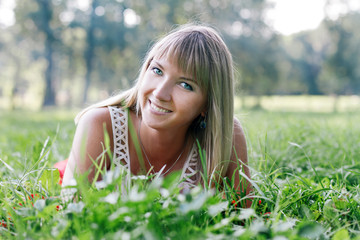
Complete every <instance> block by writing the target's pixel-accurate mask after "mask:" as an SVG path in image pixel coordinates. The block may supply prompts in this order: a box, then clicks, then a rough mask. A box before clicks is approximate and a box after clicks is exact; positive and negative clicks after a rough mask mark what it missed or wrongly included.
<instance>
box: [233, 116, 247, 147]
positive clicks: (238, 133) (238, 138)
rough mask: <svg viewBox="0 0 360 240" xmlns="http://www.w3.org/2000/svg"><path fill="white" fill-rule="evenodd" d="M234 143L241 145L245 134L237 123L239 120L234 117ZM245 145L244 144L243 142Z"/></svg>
mask: <svg viewBox="0 0 360 240" xmlns="http://www.w3.org/2000/svg"><path fill="white" fill-rule="evenodd" d="M233 134H234V141H235V143H234V144H236V142H238V143H241V142H243V141H245V133H244V130H243V128H242V126H241V123H240V121H239V119H237V118H236V117H234V133H233ZM244 143H245V144H246V142H244Z"/></svg>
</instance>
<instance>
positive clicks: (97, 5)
mask: <svg viewBox="0 0 360 240" xmlns="http://www.w3.org/2000/svg"><path fill="white" fill-rule="evenodd" d="M327 4H328V5H331V4H332V1H328V2H327ZM330 7H331V6H330ZM269 8H271V5H270V4H269V3H268V1H265V0H257V1H251V0H243V1H233V0H222V1H219V0H211V1H207V0H199V1H175V0H172V1H163V0H153V1H142V0H122V1H110V0H102V1H99V0H92V1H72V0H71V1H70V0H64V1H60V0H52V1H45V0H28V1H16V5H15V8H14V12H15V17H16V22H15V24H14V25H12V26H8V27H4V28H0V31H1V34H0V49H1V53H2V54H1V55H0V68H1V71H0V82H1V83H2V84H1V86H0V100H1V101H0V107H1V108H10V109H14V108H24V107H25V108H29V107H31V108H34V109H39V108H40V107H41V106H43V105H47V104H49V105H50V104H53V103H56V104H57V105H59V106H67V107H72V106H80V105H81V106H82V105H83V104H84V103H86V102H94V101H98V100H100V99H104V98H105V97H107V96H108V95H111V94H113V93H114V91H117V90H123V89H127V88H129V86H131V85H132V84H133V82H134V80H135V79H136V77H137V74H138V72H139V71H138V69H139V67H140V65H141V62H142V58H143V57H144V55H145V53H146V51H147V50H148V48H149V47H150V46H151V45H152V43H153V41H154V39H156V38H157V37H159V36H161V35H162V34H164V33H165V32H168V31H169V30H171V29H172V28H173V27H174V26H176V25H177V24H184V23H188V22H192V21H195V22H196V21H201V22H205V23H209V24H210V25H213V26H214V27H216V28H217V29H219V31H220V32H221V34H222V35H223V37H224V39H225V42H226V43H227V45H228V46H229V49H230V51H231V53H232V55H233V59H234V61H235V67H236V73H237V76H236V89H237V91H238V92H241V93H245V94H249V95H270V94H356V93H357V92H358V91H359V89H360V87H359V86H360V84H359V79H360V78H359V71H358V69H359V64H360V63H359V60H358V58H357V56H358V55H359V54H358V53H359V47H358V46H359V41H360V38H359V34H358V33H357V32H356V31H355V30H356V26H357V22H358V20H359V13H358V12H351V11H349V12H347V14H346V15H343V16H340V17H339V18H338V19H336V20H332V19H325V20H324V21H323V23H322V24H321V25H320V26H319V28H317V29H316V30H313V31H306V32H301V33H298V34H294V35H291V36H281V35H279V34H277V33H276V32H274V31H273V30H272V29H271V28H270V27H269V26H268V25H267V24H266V22H265V20H264V19H265V13H266V11H267V10H268V9H269ZM55 89H56V91H55Z"/></svg>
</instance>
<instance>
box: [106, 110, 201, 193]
mask: <svg viewBox="0 0 360 240" xmlns="http://www.w3.org/2000/svg"><path fill="white" fill-rule="evenodd" d="M108 109H109V112H110V115H111V123H112V130H113V138H114V155H113V161H114V164H115V166H116V167H124V168H125V170H126V172H127V179H126V184H128V186H130V179H131V171H130V169H131V168H130V154H129V143H128V139H129V137H128V133H129V130H128V111H126V110H125V109H123V108H121V107H118V106H108ZM198 169H200V164H199V153H198V150H197V147H196V144H194V145H193V146H192V148H191V151H190V153H189V155H188V157H187V159H186V161H185V164H184V167H183V170H182V174H181V181H180V183H179V187H180V188H182V189H184V190H185V189H187V190H188V189H190V188H193V187H195V186H196V185H197V184H198V182H199V180H200V173H199V171H198Z"/></svg>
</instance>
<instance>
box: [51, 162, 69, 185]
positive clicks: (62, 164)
mask: <svg viewBox="0 0 360 240" xmlns="http://www.w3.org/2000/svg"><path fill="white" fill-rule="evenodd" d="M67 163H68V159H65V160H63V161H60V162H57V163H55V165H54V167H55V168H57V169H58V170H59V173H60V182H59V184H61V183H62V180H63V177H64V172H65V168H66V165H67Z"/></svg>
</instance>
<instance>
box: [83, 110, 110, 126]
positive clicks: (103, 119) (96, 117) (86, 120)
mask: <svg viewBox="0 0 360 240" xmlns="http://www.w3.org/2000/svg"><path fill="white" fill-rule="evenodd" d="M104 124H106V126H111V116H110V112H109V109H108V108H107V107H100V108H92V109H89V110H88V111H86V112H84V114H83V115H82V116H81V117H80V119H79V122H78V127H79V128H82V127H86V128H91V129H92V130H94V129H96V128H101V129H103V127H104Z"/></svg>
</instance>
